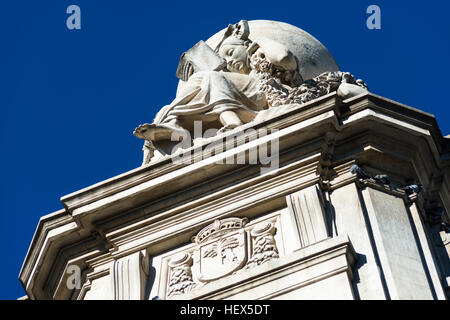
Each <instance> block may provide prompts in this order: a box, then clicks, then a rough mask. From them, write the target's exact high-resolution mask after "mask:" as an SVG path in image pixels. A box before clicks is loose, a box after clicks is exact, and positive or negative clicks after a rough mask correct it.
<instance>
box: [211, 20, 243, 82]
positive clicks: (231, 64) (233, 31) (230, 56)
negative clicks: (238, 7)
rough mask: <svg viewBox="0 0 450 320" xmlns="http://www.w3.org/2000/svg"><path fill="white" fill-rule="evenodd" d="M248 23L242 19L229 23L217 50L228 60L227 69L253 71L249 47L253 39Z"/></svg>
mask: <svg viewBox="0 0 450 320" xmlns="http://www.w3.org/2000/svg"><path fill="white" fill-rule="evenodd" d="M249 33H250V31H249V27H248V23H247V21H245V20H241V21H240V22H238V23H236V24H235V25H231V24H230V25H229V26H228V29H227V30H226V31H225V34H224V36H223V38H222V40H221V41H220V43H219V44H218V45H217V47H216V49H215V51H216V52H217V53H218V54H219V55H220V56H221V57H222V58H224V59H225V60H226V62H227V69H228V71H231V72H237V73H243V74H248V73H250V71H251V68H250V59H249V53H248V48H249V46H250V43H251V40H250V39H248V35H249Z"/></svg>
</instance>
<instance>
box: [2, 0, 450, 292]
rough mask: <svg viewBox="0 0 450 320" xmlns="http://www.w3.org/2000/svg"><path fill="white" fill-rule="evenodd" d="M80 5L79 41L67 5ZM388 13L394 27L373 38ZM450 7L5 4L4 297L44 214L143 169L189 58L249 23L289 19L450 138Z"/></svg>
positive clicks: (134, 0)
mask: <svg viewBox="0 0 450 320" xmlns="http://www.w3.org/2000/svg"><path fill="white" fill-rule="evenodd" d="M71 4H76V5H79V6H80V7H81V13H82V21H81V26H82V29H81V30H76V31H71V30H68V29H67V28H66V18H67V16H68V15H67V14H66V8H67V7H68V6H69V5H71ZM371 4H377V5H379V6H380V7H381V13H382V29H381V30H374V31H371V30H368V29H367V28H366V19H367V17H368V15H367V14H366V8H367V7H368V6H369V5H371ZM449 15H450V4H449V2H448V1H442V0H435V1H432V0H429V1H393V0H389V1H378V0H377V1H361V0H359V1H356V0H355V1H349V0H346V1H325V0H321V1H300V0H295V1H281V0H277V1H272V2H269V1H267V2H266V1H262V0H260V1H223V2H219V1H202V2H200V1H194V0H189V1H171V0H166V1H160V2H159V1H158V2H156V1H148V0H139V1H138V0H127V1H112V0H102V1H95V0H70V1H65V0H39V1H36V0H29V1H23V0H14V1H13V0H2V2H1V4H0V40H1V45H0V108H1V109H0V110H1V115H0V129H1V131H0V137H1V146H0V147H1V149H0V150H1V157H0V168H1V169H2V171H1V184H0V188H1V189H0V219H1V220H0V221H1V222H0V244H1V248H0V249H1V251H0V252H1V253H2V257H3V261H2V263H1V264H0V275H1V277H2V278H1V279H0V280H1V282H0V299H16V298H18V297H20V296H22V295H24V291H23V289H22V287H21V285H20V283H19V281H18V273H19V270H20V267H21V265H22V261H23V259H24V257H25V254H26V252H27V249H28V245H29V243H30V241H31V239H32V236H33V233H34V231H35V228H36V226H37V222H38V220H39V217H41V216H43V215H46V214H48V213H51V212H53V211H55V210H58V209H60V208H62V205H61V203H60V201H59V199H60V197H61V196H63V195H66V194H69V193H71V192H74V191H76V190H79V189H81V188H84V187H86V186H89V185H91V184H94V183H96V182H99V181H102V180H104V179H107V178H110V177H113V176H115V175H117V174H120V173H123V172H125V171H128V170H131V169H134V168H136V167H138V166H139V165H140V163H141V147H142V142H141V141H140V140H139V139H137V138H135V137H134V136H133V134H132V132H133V129H134V128H135V127H136V126H137V125H139V124H141V123H144V122H151V121H152V120H153V117H154V115H155V113H156V112H157V111H158V109H159V108H160V107H162V106H163V105H165V104H167V103H169V102H170V101H171V100H172V99H173V97H174V95H175V91H176V86H177V79H176V77H175V71H176V67H177V64H178V61H179V58H180V55H181V53H182V52H183V51H186V50H188V49H189V48H191V47H192V46H193V45H194V44H195V43H197V42H198V41H199V40H206V39H207V38H209V37H210V36H211V35H212V34H214V33H215V32H217V31H219V30H220V29H222V28H224V27H226V26H227V25H228V24H229V23H235V22H237V21H239V20H240V19H247V20H253V19H268V20H278V21H283V22H287V23H290V24H293V25H295V26H298V27H300V28H302V29H304V30H306V31H308V32H310V33H311V34H312V35H313V36H315V37H316V38H317V39H319V40H320V41H321V42H322V43H323V44H324V45H325V46H326V47H327V48H328V49H329V50H330V52H331V53H332V54H333V55H334V57H335V59H336V60H337V62H338V64H339V66H340V67H341V69H342V70H343V71H349V72H351V73H353V74H355V75H356V76H357V77H359V78H362V79H363V80H365V81H366V83H367V84H368V85H369V88H370V89H371V91H372V92H374V93H376V94H379V95H382V96H384V97H387V98H390V99H393V100H396V101H399V102H402V103H404V104H407V105H410V106H412V107H415V108H418V109H421V110H424V111H426V112H429V113H432V114H434V115H435V116H436V118H437V121H438V123H439V125H440V128H441V130H442V133H443V134H444V135H447V134H450V123H449V121H448V118H449V114H450V111H449V103H448V101H450V89H449V88H450V63H449V58H450V54H449V51H450V26H449V21H448V16H449Z"/></svg>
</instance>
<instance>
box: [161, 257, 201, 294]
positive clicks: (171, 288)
mask: <svg viewBox="0 0 450 320" xmlns="http://www.w3.org/2000/svg"><path fill="white" fill-rule="evenodd" d="M191 266H192V257H191V255H190V254H188V253H184V252H183V253H181V254H179V255H176V256H175V257H173V258H172V259H171V260H170V262H169V267H170V275H169V285H168V289H167V296H168V297H171V296H175V295H180V294H184V293H187V292H189V291H190V290H191V289H193V288H195V286H196V284H195V282H194V281H192V270H191Z"/></svg>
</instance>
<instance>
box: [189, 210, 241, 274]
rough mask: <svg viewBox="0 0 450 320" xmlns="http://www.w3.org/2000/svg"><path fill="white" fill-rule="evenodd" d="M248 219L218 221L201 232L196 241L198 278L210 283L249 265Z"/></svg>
mask: <svg viewBox="0 0 450 320" xmlns="http://www.w3.org/2000/svg"><path fill="white" fill-rule="evenodd" d="M247 222H248V220H247V219H246V218H244V219H240V218H227V219H224V220H216V221H214V223H212V224H210V225H208V226H207V227H205V228H204V229H202V230H201V231H200V232H199V233H198V235H197V236H196V237H195V238H194V241H195V242H196V243H198V247H197V249H196V254H197V256H196V257H197V259H198V266H199V276H198V280H199V281H201V282H208V281H212V280H216V279H219V278H222V277H224V276H227V275H229V274H231V273H233V272H234V271H236V270H238V269H240V268H242V267H243V266H244V265H245V262H247V237H246V232H245V230H244V226H245V225H246V223H247Z"/></svg>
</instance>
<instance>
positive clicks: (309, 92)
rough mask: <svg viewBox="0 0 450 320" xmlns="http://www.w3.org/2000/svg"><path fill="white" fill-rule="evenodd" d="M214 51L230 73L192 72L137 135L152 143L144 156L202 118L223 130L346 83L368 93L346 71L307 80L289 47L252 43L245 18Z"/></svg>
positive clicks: (351, 91)
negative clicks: (150, 122) (151, 121)
mask: <svg viewBox="0 0 450 320" xmlns="http://www.w3.org/2000/svg"><path fill="white" fill-rule="evenodd" d="M214 51H215V52H216V53H217V54H218V55H219V56H220V57H222V58H223V59H225V61H226V67H225V69H223V70H220V71H210V70H206V71H199V72H196V73H194V74H192V75H191V76H190V77H189V79H188V80H187V82H186V83H185V84H184V86H183V87H182V88H181V89H180V90H179V92H178V94H177V97H176V98H175V100H174V101H173V102H172V103H171V104H169V105H167V106H164V107H163V108H162V109H161V110H160V111H159V112H158V113H157V115H156V117H155V119H154V121H153V123H152V124H144V125H141V126H140V127H138V128H136V130H135V132H134V134H135V135H136V136H137V137H139V138H142V139H145V140H146V141H147V143H146V145H145V146H144V152H145V151H146V148H147V149H150V148H153V142H155V143H158V142H160V141H164V140H166V141H167V140H171V139H173V137H174V136H176V137H182V136H184V135H185V134H186V133H187V132H189V131H192V128H193V123H194V121H196V120H199V121H202V124H203V129H208V128H217V129H219V132H223V131H227V130H230V129H234V128H236V127H238V126H240V125H242V124H244V123H248V122H251V121H252V120H253V119H254V118H255V116H256V115H257V114H258V112H260V111H262V110H266V109H268V108H272V107H278V106H281V105H287V104H293V103H305V102H307V101H310V100H312V99H315V98H318V97H320V96H322V95H325V94H327V93H330V92H332V91H336V90H338V89H339V87H340V86H341V84H344V83H345V84H347V85H346V86H343V87H342V88H341V90H340V91H341V92H342V94H343V95H346V96H349V95H355V94H359V93H362V92H364V91H365V90H366V89H367V88H366V86H365V84H364V83H363V82H362V81H360V80H359V81H355V80H354V78H353V77H352V76H351V75H350V74H348V73H342V72H327V73H324V74H322V75H320V76H319V77H317V78H314V79H309V80H307V81H303V79H302V77H301V75H300V73H299V70H298V60H297V58H296V57H295V56H294V55H293V54H292V53H291V52H290V51H289V49H288V48H286V47H285V46H284V45H282V44H280V43H278V42H276V41H274V40H271V39H264V38H263V39H259V40H258V42H252V41H251V40H250V39H249V26H248V23H247V21H245V20H242V21H240V22H239V23H237V24H235V25H230V26H229V27H228V29H227V30H226V32H225V34H224V36H223V38H222V40H221V41H220V43H219V44H218V45H217V47H216V48H215V50H214ZM174 133H175V135H174ZM147 151H148V153H147V156H144V163H146V162H148V161H149V157H151V150H147Z"/></svg>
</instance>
